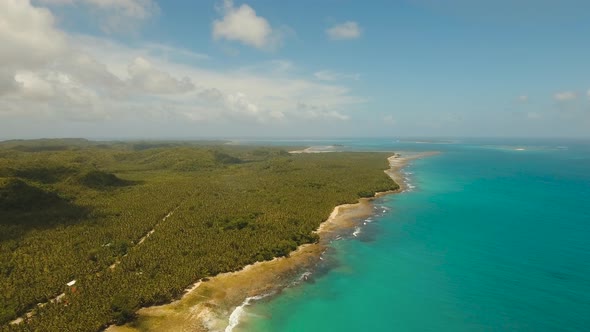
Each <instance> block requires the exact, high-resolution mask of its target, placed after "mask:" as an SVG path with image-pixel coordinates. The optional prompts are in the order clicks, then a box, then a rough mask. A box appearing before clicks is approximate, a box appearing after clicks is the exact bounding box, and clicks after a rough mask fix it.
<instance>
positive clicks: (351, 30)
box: [326, 21, 361, 40]
mask: <svg viewBox="0 0 590 332" xmlns="http://www.w3.org/2000/svg"><path fill="white" fill-rule="evenodd" d="M326 34H327V35H328V37H330V39H332V40H343V39H356V38H359V37H360V36H361V28H360V27H359V25H358V23H357V22H354V21H347V22H344V23H340V24H336V25H335V26H333V27H331V28H329V29H328V30H326Z"/></svg>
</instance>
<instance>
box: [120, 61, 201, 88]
mask: <svg viewBox="0 0 590 332" xmlns="http://www.w3.org/2000/svg"><path fill="white" fill-rule="evenodd" d="M128 70H129V75H130V79H129V82H130V83H131V86H132V87H133V88H137V89H139V90H142V91H144V92H148V93H154V94H168V93H182V92H187V91H191V90H193V89H194V87H195V86H194V85H193V83H192V81H191V80H190V79H189V78H188V77H183V78H182V79H180V80H179V79H176V78H174V77H172V75H170V74H169V73H166V72H164V71H162V70H159V69H157V68H154V66H153V65H152V64H151V63H150V62H149V61H148V60H146V59H144V58H142V57H137V58H135V59H134V60H133V62H132V63H131V64H130V65H129V68H128Z"/></svg>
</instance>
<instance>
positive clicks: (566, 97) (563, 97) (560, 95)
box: [553, 91, 578, 101]
mask: <svg viewBox="0 0 590 332" xmlns="http://www.w3.org/2000/svg"><path fill="white" fill-rule="evenodd" d="M553 98H554V99H555V100H557V101H570V100H574V99H576V98H578V94H577V93H576V92H573V91H563V92H557V93H555V94H554V95H553Z"/></svg>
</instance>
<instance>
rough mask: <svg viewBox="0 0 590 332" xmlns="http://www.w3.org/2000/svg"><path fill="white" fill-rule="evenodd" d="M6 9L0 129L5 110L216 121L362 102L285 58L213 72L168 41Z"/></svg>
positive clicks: (15, 114) (303, 116)
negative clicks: (100, 32) (128, 40)
mask: <svg viewBox="0 0 590 332" xmlns="http://www.w3.org/2000/svg"><path fill="white" fill-rule="evenodd" d="M46 1H48V0H46ZM89 1H90V0H89ZM54 3H55V1H54ZM72 3H74V4H75V3H76V0H72ZM104 3H105V4H109V3H110V2H104ZM3 9H4V10H2V11H0V44H1V45H7V46H8V47H7V48H3V51H2V52H0V65H1V66H0V96H2V97H1V98H0V131H2V123H7V122H6V121H3V119H8V118H11V119H21V120H22V121H26V119H32V118H37V119H44V120H41V121H45V120H47V121H55V122H57V121H62V123H69V122H71V121H76V122H79V121H85V122H89V123H93V122H103V121H110V120H114V119H117V120H118V121H120V120H121V119H127V120H129V121H131V119H133V121H135V120H142V121H156V122H159V121H167V120H169V119H176V121H181V122H182V123H188V122H207V123H212V122H213V123H217V124H219V125H222V124H224V123H225V124H227V123H232V124H238V123H248V124H252V123H257V124H260V125H265V124H268V123H288V122H289V121H294V122H297V121H298V120H302V121H303V120H307V119H314V120H316V121H324V120H325V121H327V120H334V119H337V120H347V119H349V117H350V116H349V115H348V114H347V112H348V110H349V109H350V108H352V106H353V105H357V104H359V103H363V102H365V100H364V99H363V98H359V97H357V96H354V95H353V94H352V93H351V92H350V90H349V89H348V88H346V87H344V86H341V85H338V84H336V83H335V82H327V81H326V82H324V81H318V80H312V79H309V80H308V79H305V78H302V77H297V76H295V74H296V71H293V70H292V68H293V67H294V66H295V65H294V64H293V63H291V62H290V61H287V60H273V61H270V62H269V61H265V62H262V63H260V64H255V65H250V66H247V67H236V68H225V69H223V70H215V69H210V68H207V67H206V66H205V65H206V63H205V64H203V65H195V61H194V60H197V61H198V60H203V59H206V57H205V56H201V55H199V54H197V53H192V52H190V51H186V50H183V49H178V48H175V47H172V46H167V45H154V44H149V43H145V44H138V45H134V46H130V45H125V44H122V43H118V42H115V41H113V40H111V39H108V38H102V37H91V36H87V35H86V36H85V35H71V34H68V33H66V32H64V31H61V30H59V29H58V28H57V27H55V24H54V21H55V18H54V16H53V14H52V13H51V11H50V10H48V9H46V8H39V7H35V6H33V5H31V3H30V2H28V1H26V0H5V2H3ZM5 50H6V51H5ZM186 58H190V59H191V60H192V61H182V60H183V59H186ZM298 103H301V105H303V106H301V105H299V106H301V107H298ZM314 105H315V106H314ZM5 129H6V128H5Z"/></svg>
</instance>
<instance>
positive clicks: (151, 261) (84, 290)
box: [0, 140, 397, 331]
mask: <svg viewBox="0 0 590 332" xmlns="http://www.w3.org/2000/svg"><path fill="white" fill-rule="evenodd" d="M209 144H211V143H208V144H203V143H200V144H196V143H195V144H193V143H190V144H189V143H177V142H164V143H153V142H148V143H145V142H136V143H121V142H119V143H117V142H113V143H96V142H90V141H85V140H42V141H35V142H30V141H12V142H5V143H0V324H1V325H3V327H2V329H4V330H42V331H96V330H99V329H101V328H103V327H105V326H106V325H108V324H110V323H123V322H125V321H127V320H129V319H132V318H133V316H134V312H135V310H137V309H138V308H139V307H141V306H149V305H153V304H159V303H164V302H167V301H170V300H171V299H173V298H175V297H178V296H179V295H181V294H182V292H183V290H184V289H185V288H186V287H187V286H188V285H190V284H192V283H194V282H195V281H196V280H199V279H201V278H204V277H207V276H213V275H215V274H218V273H220V272H227V271H234V270H238V269H240V268H241V267H243V266H245V265H247V264H250V263H253V262H255V261H260V260H268V259H272V258H273V257H276V256H284V255H288V254H289V252H290V251H292V250H294V249H295V248H296V247H297V246H298V245H301V244H304V243H310V242H314V241H316V240H317V235H316V234H315V233H313V231H314V230H315V229H316V228H317V227H318V226H319V224H320V223H321V222H322V221H324V220H325V219H326V218H327V217H328V215H329V214H330V212H331V210H332V209H333V208H334V206H336V205H339V204H342V203H348V202H355V201H356V200H357V199H358V198H359V197H366V196H371V195H373V193H375V192H378V191H386V190H391V189H396V188H397V185H396V184H395V183H393V182H392V181H391V179H389V178H388V177H387V176H386V175H385V174H384V173H383V170H384V169H385V168H387V161H386V157H387V156H388V155H389V154H384V153H324V154H298V155H291V154H289V153H287V152H286V151H284V150H281V149H280V148H261V147H243V146H227V145H212V144H211V145H209ZM72 280H76V283H75V284H74V285H73V286H67V285H66V283H68V282H70V281H72ZM62 293H63V294H64V295H62V296H60V297H59V299H58V300H57V301H55V299H56V297H58V295H60V294H62ZM38 303H43V305H41V306H39V305H38ZM27 312H32V313H33V315H32V316H31V317H30V318H29V319H26V320H25V321H24V322H23V323H21V324H18V325H9V324H8V323H9V322H10V321H11V320H13V319H15V318H17V317H22V316H24V315H25V314H26V313H27Z"/></svg>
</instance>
